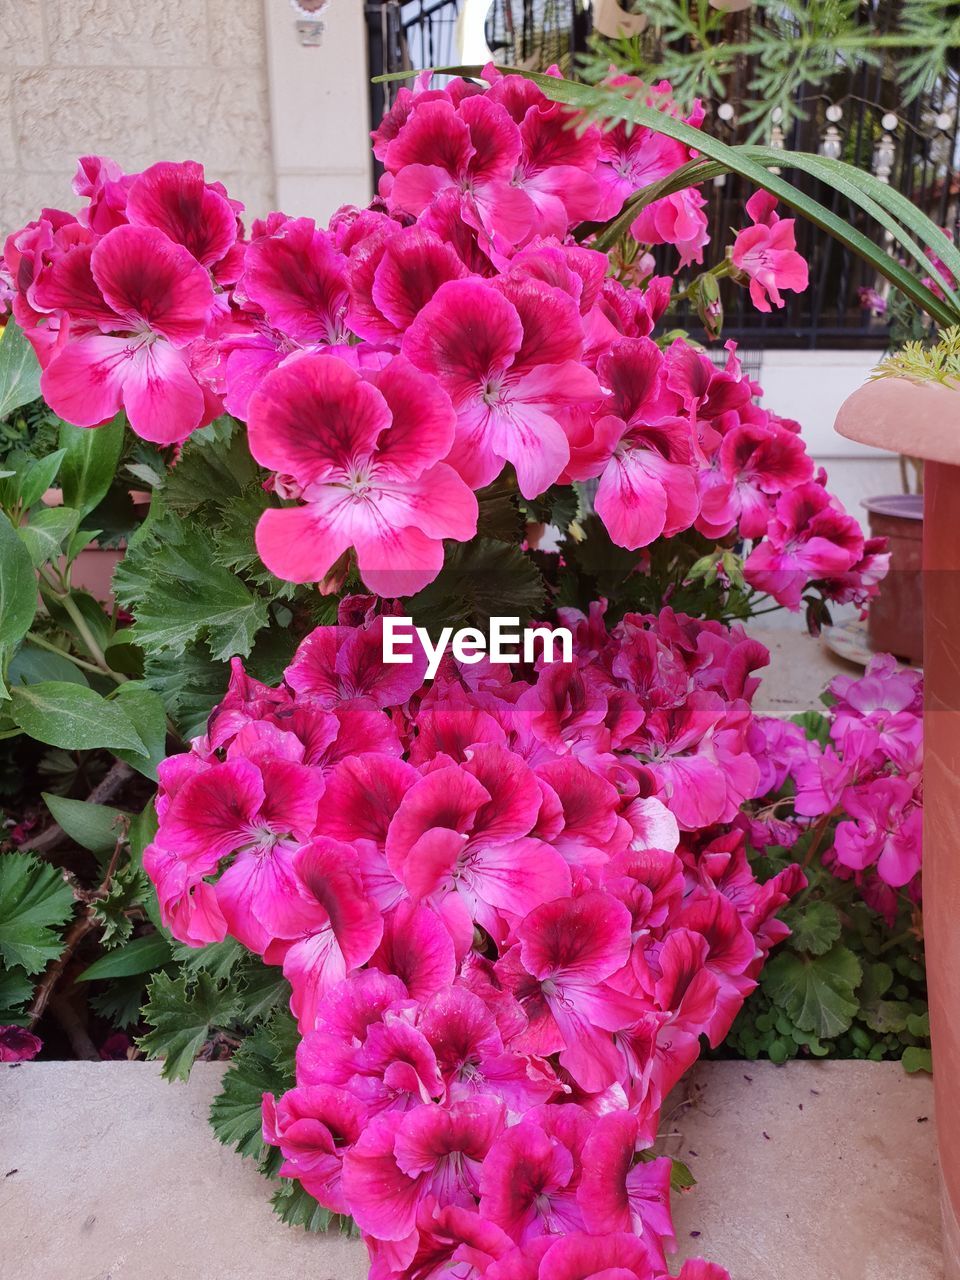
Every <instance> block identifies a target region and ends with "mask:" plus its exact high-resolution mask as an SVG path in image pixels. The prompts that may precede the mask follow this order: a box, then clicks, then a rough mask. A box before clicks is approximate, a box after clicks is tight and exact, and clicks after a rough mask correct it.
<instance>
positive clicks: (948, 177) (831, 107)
mask: <svg viewBox="0 0 960 1280" xmlns="http://www.w3.org/2000/svg"><path fill="white" fill-rule="evenodd" d="M474 4H476V8H479V9H480V10H483V9H484V8H485V7H486V8H487V9H488V12H487V16H486V21H485V37H486V43H487V45H488V47H489V48H490V50H491V52H492V53H493V55H494V58H495V59H496V61H498V62H501V63H509V64H511V65H523V66H526V67H535V68H537V67H539V68H542V67H546V66H548V65H549V64H550V63H551V62H554V61H560V62H561V63H562V64H564V65H566V66H568V67H569V66H575V65H576V58H577V55H578V53H580V52H582V51H583V50H584V49H585V48H586V47H587V42H588V39H589V35H590V13H589V9H585V7H584V5H583V3H582V0H493V3H492V4H490V3H489V0H380V2H378V3H367V5H366V12H367V21H368V31H369V49H370V69H371V75H372V76H374V75H379V74H382V73H384V72H392V71H399V70H408V69H412V68H423V67H430V66H444V65H448V66H449V65H451V64H455V63H457V62H458V61H459V60H460V57H461V48H462V45H461V43H460V42H461V40H462V38H463V37H462V27H458V20H460V19H462V17H463V16H464V15H465V16H467V17H470V18H471V19H473V20H474V21H475V19H476V13H475V12H474V13H471V14H466V10H467V8H468V7H472V6H473V5H474ZM393 92H395V87H391V86H383V85H379V86H378V85H374V86H372V90H371V94H372V96H371V107H372V112H373V118H374V119H379V118H380V116H381V115H382V114H383V111H384V110H385V109H386V107H387V106H388V105H389V102H390V98H391V96H392V93H393ZM800 97H801V98H802V99H803V108H804V112H805V118H803V119H800V120H798V121H797V122H796V123H795V124H793V125H792V126H791V127H790V129H789V131H788V132H787V133H786V134H784V133H783V132H782V131H781V130H780V129H779V128H778V127H777V125H776V124H774V125H773V130H772V137H771V139H770V141H771V142H772V143H774V144H775V145H783V146H784V147H786V148H789V149H791V150H799V151H820V152H822V153H823V154H827V155H834V156H837V157H839V158H842V159H844V160H846V161H848V162H849V163H851V164H855V165H857V166H858V167H859V168H862V169H865V170H868V171H870V172H873V173H874V174H875V175H876V176H877V177H879V178H881V179H882V180H884V181H887V182H889V183H890V184H891V185H893V186H895V187H896V188H897V189H898V190H900V191H902V192H903V193H904V194H905V195H907V196H908V197H909V198H910V199H911V200H913V201H914V203H915V204H917V205H918V207H920V208H921V209H923V210H924V212H926V213H927V214H928V215H929V216H930V217H931V218H932V219H933V220H934V221H935V222H937V223H938V224H939V225H941V226H943V227H946V228H948V229H949V230H950V231H951V232H952V233H953V234H954V235H956V234H957V232H958V230H960V178H958V157H960V132H958V131H960V77H958V76H957V75H956V73H953V74H951V75H950V77H949V78H948V79H947V80H946V81H944V82H942V83H940V84H938V85H937V86H936V87H935V88H934V89H933V91H932V92H931V93H929V94H927V95H925V96H924V97H923V98H921V99H918V100H917V101H915V102H913V103H912V104H910V105H909V107H907V108H902V107H901V106H900V104H898V103H897V102H896V101H895V100H893V97H892V91H891V88H890V86H889V83H888V82H887V81H886V80H885V79H884V73H883V68H882V67H868V66H864V67H862V68H861V69H860V70H858V71H857V72H855V73H853V74H851V73H849V72H846V71H838V73H837V74H836V75H835V76H834V77H832V78H831V79H829V80H826V81H824V82H823V83H820V84H817V85H809V86H805V87H804V89H803V90H802V91H801V93H800ZM708 108H709V115H708V120H707V127H708V128H710V129H711V130H712V131H713V132H715V133H717V134H718V135H719V136H720V137H723V138H724V140H726V141H728V142H739V141H744V140H745V132H744V131H742V130H741V129H740V127H739V126H738V122H737V114H736V102H735V101H731V102H729V103H722V102H710V103H709V104H708ZM784 176H785V177H787V178H789V179H790V180H791V181H794V182H795V183H796V184H797V185H798V187H800V188H801V189H803V190H805V191H807V192H808V193H809V194H811V195H814V196H816V197H817V199H819V200H821V201H823V202H824V203H826V204H828V205H829V207H830V208H832V210H833V212H834V213H836V214H838V215H839V216H841V217H843V218H845V219H847V220H848V221H850V222H852V223H855V224H856V225H859V226H860V227H861V229H862V230H863V231H864V232H865V233H867V234H870V235H877V234H880V235H882V234H883V233H882V232H878V230H877V229H876V228H875V227H873V226H871V225H870V224H869V223H868V222H867V220H866V219H865V218H864V216H863V215H862V214H861V213H860V212H859V211H858V210H857V209H856V208H855V207H854V206H852V205H850V204H849V202H848V201H846V200H845V199H844V198H843V197H842V196H841V195H840V193H839V192H837V191H836V190H832V189H829V188H824V187H823V185H822V184H819V183H817V182H815V181H814V180H812V179H810V178H809V177H807V176H806V175H801V174H798V173H790V172H788V171H785V173H784ZM749 193H750V192H749V189H748V188H745V187H744V186H743V184H742V183H740V181H739V180H738V179H736V178H734V177H729V178H726V179H721V180H718V183H717V184H716V185H715V187H714V189H713V191H712V192H710V191H708V192H706V193H705V194H707V195H708V196H709V197H710V202H709V214H710V235H711V243H712V245H713V246H714V248H715V249H716V247H717V246H723V245H724V244H726V243H728V242H729V241H730V239H731V228H737V227H740V226H742V225H743V224H744V221H745V215H744V210H743V206H744V203H745V200H746V198H747V197H748V195H749ZM797 241H798V248H799V250H800V252H801V253H803V255H804V257H806V258H807V260H808V262H809V263H810V270H811V283H810V288H809V289H808V290H807V291H806V292H805V293H803V294H800V295H794V294H789V295H787V305H786V306H785V307H784V308H783V310H781V311H776V312H774V313H773V314H772V315H769V316H766V315H761V314H760V313H759V312H757V311H756V310H755V309H754V308H753V307H752V306H751V304H750V302H749V300H748V299H747V297H746V294H745V291H744V290H742V289H738V288H737V287H736V286H732V285H729V284H728V285H727V286H726V287H725V291H724V302H725V306H726V312H727V319H726V325H725V329H724V333H725V336H729V337H733V338H736V339H737V340H738V341H740V342H741V343H742V344H743V345H745V346H748V347H753V346H766V347H807V348H815V347H818V346H819V347H863V346H873V347H882V346H884V345H886V343H887V341H888V335H889V321H890V311H889V307H888V309H887V310H886V311H884V310H883V303H884V302H885V301H886V299H885V298H884V295H883V291H882V289H881V288H880V284H881V282H880V281H878V279H877V278H876V277H875V276H874V275H873V273H872V272H870V271H869V269H868V268H867V267H866V265H865V264H864V263H863V262H862V260H861V259H859V258H858V257H857V256H856V255H854V254H852V253H850V252H849V251H848V250H846V249H844V248H842V247H841V246H840V245H838V244H837V243H836V242H835V241H833V240H832V239H830V238H829V237H827V236H826V235H824V234H823V233H822V232H820V231H819V230H818V228H816V227H815V226H813V225H812V224H810V223H806V222H803V221H798V223H797ZM664 261H666V258H665V259H664ZM685 323H686V324H687V327H689V328H690V329H691V330H692V331H693V332H694V333H695V332H696V317H686V318H685Z"/></svg>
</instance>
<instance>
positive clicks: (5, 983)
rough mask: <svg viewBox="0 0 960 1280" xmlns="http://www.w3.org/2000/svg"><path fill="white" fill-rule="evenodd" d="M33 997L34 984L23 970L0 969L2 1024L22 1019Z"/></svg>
mask: <svg viewBox="0 0 960 1280" xmlns="http://www.w3.org/2000/svg"><path fill="white" fill-rule="evenodd" d="M32 995H33V983H32V982H31V981H30V979H29V978H28V977H27V975H26V974H25V973H24V971H23V970H22V969H21V968H19V967H17V968H13V969H0V1024H4V1023H5V1024H8V1025H9V1024H10V1023H11V1022H13V1021H14V1020H15V1019H17V1018H21V1017H22V1014H23V1006H24V1005H25V1004H26V1003H27V1001H28V1000H29V999H30V997H31V996H32Z"/></svg>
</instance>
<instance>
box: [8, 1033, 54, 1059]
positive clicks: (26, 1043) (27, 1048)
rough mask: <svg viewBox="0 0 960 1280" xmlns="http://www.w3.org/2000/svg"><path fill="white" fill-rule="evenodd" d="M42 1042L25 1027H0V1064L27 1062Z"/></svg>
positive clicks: (41, 1045)
mask: <svg viewBox="0 0 960 1280" xmlns="http://www.w3.org/2000/svg"><path fill="white" fill-rule="evenodd" d="M42 1048H43V1041H42V1040H41V1039H40V1038H39V1037H38V1036H35V1035H34V1034H33V1032H32V1031H27V1030H26V1028H25V1027H0V1062H29V1061H30V1060H31V1059H32V1058H35V1057H36V1056H37V1054H38V1053H39V1052H40V1050H41V1049H42Z"/></svg>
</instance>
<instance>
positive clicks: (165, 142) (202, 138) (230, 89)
mask: <svg viewBox="0 0 960 1280" xmlns="http://www.w3.org/2000/svg"><path fill="white" fill-rule="evenodd" d="M150 100H151V104H152V110H153V113H154V117H155V119H156V132H157V147H158V149H159V153H160V154H158V155H157V156H156V157H155V158H156V159H170V160H188V159H189V160H199V161H201V162H202V163H203V164H204V165H205V166H206V167H207V168H208V169H209V170H210V172H211V173H213V172H216V171H217V170H222V171H223V172H227V173H230V172H251V173H260V172H269V171H270V168H271V162H270V123H269V117H268V106H267V93H266V88H265V86H264V85H263V84H262V83H261V82H260V81H259V79H258V78H254V77H251V76H243V75H236V74H235V73H233V72H230V71H209V70H208V71H205V72H204V73H203V75H202V76H198V75H197V73H196V72H194V71H187V70H182V71H181V70H176V71H154V72H152V73H151V75H150Z"/></svg>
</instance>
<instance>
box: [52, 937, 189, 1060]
mask: <svg viewBox="0 0 960 1280" xmlns="http://www.w3.org/2000/svg"><path fill="white" fill-rule="evenodd" d="M171 955H172V953H171V951H170V944H169V942H167V940H166V938H164V937H163V935H162V934H159V933H145V934H144V935H143V936H142V937H140V938H134V939H133V941H132V942H128V943H127V944H126V945H125V946H123V947H118V948H117V949H116V950H115V951H111V952H110V953H109V954H108V955H105V956H101V957H100V959H99V960H95V961H94V962H93V964H92V965H90V966H89V968H87V969H84V971H83V973H81V974H78V975H77V981H78V982H96V981H98V980H99V979H101V978H131V977H133V976H134V975H135V974H139V973H151V972H152V971H153V970H154V969H161V968H162V967H163V966H164V965H165V964H169V963H170V958H171ZM163 976H165V975H162V974H158V975H157V979H159V978H161V977H163ZM152 990H153V988H152V986H151V998H152ZM149 1056H150V1057H156V1056H157V1055H156V1054H150V1055H149ZM191 1061H192V1059H191ZM167 1074H168V1073H167V1072H164V1075H167Z"/></svg>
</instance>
